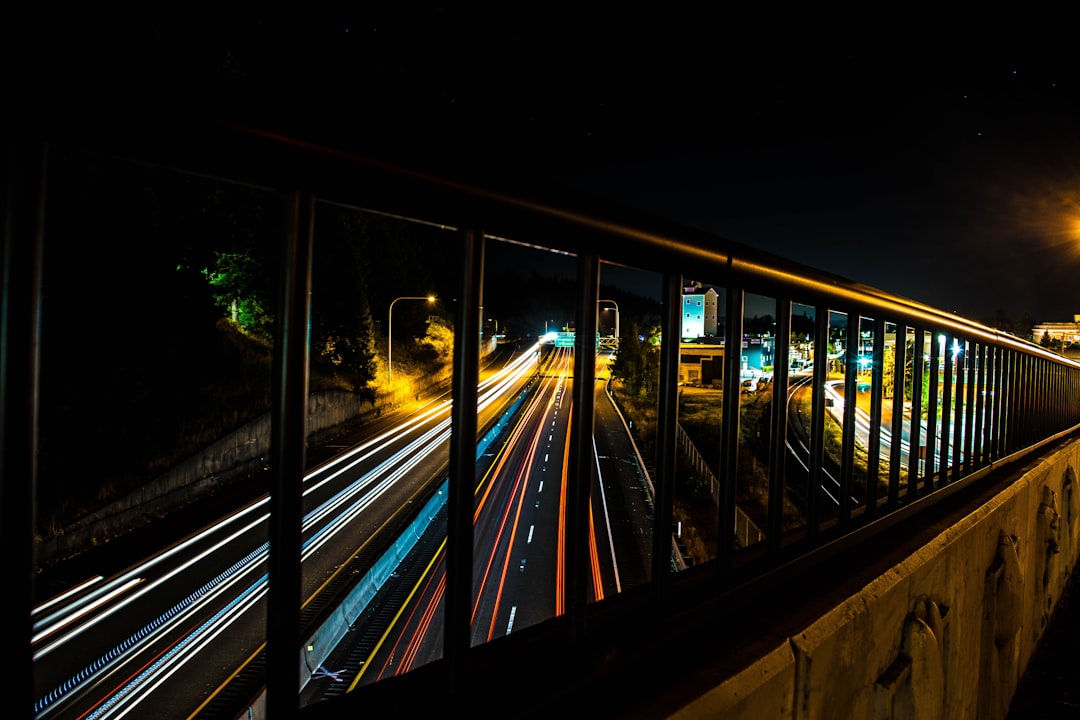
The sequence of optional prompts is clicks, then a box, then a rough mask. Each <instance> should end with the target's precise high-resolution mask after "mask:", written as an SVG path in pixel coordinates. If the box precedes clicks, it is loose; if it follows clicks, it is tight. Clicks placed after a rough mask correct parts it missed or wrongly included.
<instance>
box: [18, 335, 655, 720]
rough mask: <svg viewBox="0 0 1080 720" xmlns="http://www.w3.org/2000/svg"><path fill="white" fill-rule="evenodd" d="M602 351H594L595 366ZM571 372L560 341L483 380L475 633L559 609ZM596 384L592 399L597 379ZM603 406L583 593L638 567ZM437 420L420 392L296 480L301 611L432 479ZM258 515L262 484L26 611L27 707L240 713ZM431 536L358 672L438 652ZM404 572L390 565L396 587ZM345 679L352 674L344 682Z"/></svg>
mask: <svg viewBox="0 0 1080 720" xmlns="http://www.w3.org/2000/svg"><path fill="white" fill-rule="evenodd" d="M608 359H609V356H607V355H605V354H601V355H599V356H598V366H599V367H600V372H599V376H601V377H602V375H603V367H604V365H605V364H606V362H607V360H608ZM571 367H572V361H571V359H570V356H569V353H568V352H566V351H556V352H554V353H552V354H551V355H550V356H548V357H545V358H544V359H543V361H542V360H541V353H540V352H539V348H537V347H535V346H533V347H530V348H525V349H523V351H522V352H519V353H516V354H515V355H513V356H512V358H510V359H509V360H507V361H506V362H505V363H503V364H501V365H500V366H499V367H497V368H488V369H487V370H486V371H485V373H484V376H483V377H482V381H481V384H480V387H479V403H478V415H479V418H478V419H479V422H480V427H481V428H484V427H487V426H489V425H491V424H493V423H494V421H495V420H496V419H499V418H503V419H504V420H506V418H504V417H503V416H504V415H505V413H506V411H507V408H508V407H510V406H512V405H514V406H516V407H520V410H518V411H517V412H516V413H515V415H514V417H513V418H512V419H510V420H509V421H508V422H507V430H506V432H505V434H504V436H503V437H501V438H500V439H499V440H498V442H497V443H496V444H495V445H494V446H493V447H492V448H491V449H490V450H489V451H487V452H484V453H483V455H482V456H481V457H480V458H478V468H479V469H480V470H481V473H480V475H481V477H478V478H477V486H476V516H475V543H476V545H475V549H474V553H475V557H476V563H475V567H476V584H475V593H476V607H475V612H474V623H473V627H474V633H475V641H476V642H483V641H486V640H487V639H490V638H495V637H499V636H501V635H505V634H507V633H509V632H512V631H513V629H514V628H515V627H521V626H524V625H529V624H533V623H537V622H540V621H541V620H543V619H545V618H548V617H552V616H553V615H556V614H558V613H560V612H562V607H561V604H560V603H561V598H562V597H563V593H562V592H561V591H560V582H561V579H562V578H563V577H564V573H565V564H566V549H565V545H564V539H565V526H564V524H565V517H566V516H565V512H566V508H565V495H564V493H565V488H566V467H567V463H566V462H565V458H566V452H567V450H566V448H567V443H568V438H569V429H568V428H569V418H570V416H571V414H572V412H573V408H572V407H571V403H570V397H571V394H570V392H569V390H570V384H571V383H572V381H573V379H572V377H571V372H570V369H571ZM597 387H598V393H600V394H601V395H603V392H602V388H603V383H602V382H598V385H597ZM523 397H524V398H527V401H526V402H520V399H521V398H523ZM516 400H517V401H519V402H517V403H515V401H516ZM613 412H614V411H613V409H612V407H611V405H610V403H600V402H598V403H597V428H598V431H597V433H596V443H597V454H596V457H597V463H598V465H597V477H598V478H599V482H598V484H597V486H596V487H594V489H593V493H592V495H593V497H592V508H593V509H592V518H591V522H590V527H591V528H593V530H594V533H593V536H592V538H591V542H590V549H591V555H592V562H591V566H592V567H593V568H594V575H593V593H594V597H603V596H604V595H605V594H606V593H610V592H618V590H619V588H620V587H621V586H623V585H625V584H626V583H637V582H641V581H643V579H644V575H643V573H644V572H645V569H646V568H648V567H649V563H648V560H647V549H648V548H649V547H650V546H651V539H649V538H648V537H646V533H647V529H648V528H649V527H651V523H650V522H649V521H648V519H647V517H646V513H648V511H649V510H648V509H649V507H650V499H649V489H648V478H647V476H646V474H645V473H644V470H643V468H642V466H641V463H640V460H639V459H636V458H635V453H634V451H633V445H632V443H630V442H629V440H628V438H627V437H626V433H625V428H622V427H620V425H621V419H619V418H618V416H617V415H612V414H610V413H613ZM449 432H450V399H449V398H448V397H441V398H437V399H435V400H433V401H430V402H428V403H425V404H422V405H420V404H418V405H417V406H415V407H410V408H409V409H408V411H406V412H402V413H400V414H397V415H395V416H394V417H393V418H387V419H384V420H383V421H382V422H380V423H377V424H372V425H371V426H369V427H368V428H366V429H365V432H364V433H363V435H362V436H358V437H357V438H356V439H355V442H354V443H352V444H350V446H349V447H348V448H346V449H343V450H342V451H341V452H340V453H338V454H337V455H335V456H334V457H333V458H331V459H330V460H329V461H327V462H325V463H323V464H322V465H320V466H319V467H317V468H314V469H313V470H312V471H310V472H309V473H308V474H307V475H306V476H305V477H304V479H303V483H304V484H303V487H304V490H303V497H304V500H303V503H304V521H303V547H302V563H303V566H302V567H303V593H304V612H305V614H311V615H316V614H318V608H319V606H320V604H325V603H329V602H333V601H334V600H335V599H336V598H339V597H340V596H341V594H342V593H343V592H344V589H345V588H347V586H348V585H349V583H350V581H351V577H352V575H353V574H354V573H355V572H356V568H357V567H358V566H363V565H364V564H370V563H373V562H374V561H375V559H376V558H377V557H378V556H379V555H381V553H382V551H383V549H384V548H385V547H386V546H387V545H388V544H389V543H390V542H392V541H393V539H394V538H396V536H397V534H399V533H400V532H401V530H402V529H403V528H404V527H405V526H406V525H407V524H408V523H409V522H410V520H411V517H412V515H413V514H414V513H415V509H416V508H417V507H418V506H419V505H421V504H423V503H424V502H425V501H426V500H427V499H428V498H430V497H431V495H432V494H433V493H434V492H435V489H436V488H437V487H438V486H439V485H440V484H441V483H442V482H443V481H444V479H445V474H446V468H447V464H448V452H449V451H448V447H449V445H448V440H449ZM268 513H269V511H268V505H267V499H266V498H265V497H261V498H258V499H255V500H253V501H251V502H249V503H248V504H246V505H244V506H243V507H239V508H235V507H234V508H222V516H221V517H220V518H219V519H216V520H214V521H213V522H210V523H209V524H206V525H205V526H202V527H200V528H199V529H198V530H197V531H194V532H191V533H189V534H186V535H184V536H183V537H178V538H170V539H169V540H168V542H162V544H161V545H159V546H154V547H147V552H146V553H145V556H140V559H139V560H137V561H135V562H132V563H130V564H128V565H126V566H125V567H124V568H123V569H121V570H115V571H114V570H111V569H103V570H102V571H100V572H95V573H88V574H87V576H86V577H85V578H84V579H81V581H80V582H78V583H73V584H72V585H71V586H70V587H64V588H58V589H57V592H56V594H55V595H52V596H51V597H50V598H49V599H47V600H44V601H42V602H41V603H40V604H39V605H38V606H37V607H36V608H35V610H34V617H33V620H34V633H35V634H34V639H33V653H34V668H35V690H36V697H38V698H39V699H38V702H37V706H36V715H37V717H43V718H44V717H55V718H84V717H85V718H91V717H92V718H104V717H124V716H133V717H137V716H146V715H148V714H150V715H152V716H153V717H155V718H161V719H162V720H169V718H189V717H193V716H195V715H206V716H212V715H213V712H212V710H213V708H215V707H221V706H226V707H227V706H228V704H229V703H234V704H235V705H236V706H235V707H234V708H233V710H234V711H235V710H238V709H242V708H243V706H244V704H245V703H246V702H248V701H249V700H250V699H251V698H250V697H247V696H236V697H233V696H230V687H234V688H235V687H236V685H237V683H236V682H235V679H236V678H238V677H240V676H242V675H243V674H244V673H245V672H249V673H250V672H251V671H252V669H253V668H255V669H256V671H257V667H258V663H259V661H260V658H261V657H262V651H263V649H264V643H265V619H266V618H265V602H266V591H267V576H266V573H267V563H266V559H267V549H268V544H267V533H268V530H267V528H268V517H269V515H268ZM435 527H436V529H437V527H438V526H437V525H436V526H435ZM444 532H445V531H444ZM433 546H434V547H435V548H436V550H435V551H434V552H433V553H432V554H431V557H430V558H429V563H430V569H429V571H428V572H427V573H426V575H424V578H425V579H424V584H423V585H422V586H417V589H416V591H415V592H413V591H412V588H411V587H410V588H408V590H409V592H410V593H411V594H412V598H413V603H412V605H407V604H406V603H402V610H401V614H400V616H399V619H397V620H395V621H394V622H393V623H389V624H388V627H390V628H391V629H392V631H393V632H396V633H397V636H395V637H393V638H391V636H390V635H389V634H387V635H386V638H385V640H384V639H383V638H382V637H380V641H379V642H378V643H377V645H378V650H379V652H382V653H383V655H384V656H385V658H388V659H385V658H384V659H382V660H380V659H379V658H378V657H376V656H374V655H373V656H372V657H371V658H365V660H366V662H364V663H363V666H365V667H367V666H368V665H370V668H371V669H369V670H366V672H365V675H366V677H367V681H370V680H372V679H375V678H376V677H378V675H379V674H380V673H378V672H376V671H375V669H376V668H377V666H378V664H379V662H382V663H383V665H384V666H385V667H386V668H387V670H385V671H383V672H384V673H385V672H400V671H405V670H407V669H408V667H411V666H415V665H416V664H420V663H423V662H425V661H426V660H427V659H430V658H431V657H435V656H437V653H438V652H439V651H440V648H441V641H438V640H436V639H437V638H439V637H441V625H440V623H441V613H439V612H438V609H439V601H440V597H441V594H440V593H441V591H440V587H441V581H440V579H439V578H440V572H441V566H440V558H441V553H440V551H439V550H438V549H437V548H438V547H439V543H438V542H437V538H436V542H434V543H433ZM103 567H104V566H103ZM415 576H416V575H415V574H410V575H405V574H402V575H401V578H402V583H403V584H404V583H406V582H410V581H411V580H410V578H413V577H415ZM61 590H62V591H61ZM417 608H418V609H417ZM301 622H303V619H301ZM385 632H387V633H388V632H390V630H387V631H385ZM406 658H407V662H406V660H405V659H406ZM352 675H353V677H351V678H349V683H350V684H351V685H353V684H355V683H357V682H359V681H361V678H362V676H361V674H360V673H353V674H352ZM344 680H345V678H344V677H342V676H341V675H340V674H338V673H337V672H336V671H335V668H331V669H330V670H326V669H325V668H319V670H317V671H316V672H315V674H314V676H313V678H312V681H311V683H309V685H310V686H311V688H312V689H313V690H314V691H315V692H312V691H311V690H308V689H305V692H306V693H307V694H308V695H310V696H311V697H312V698H317V696H318V692H317V691H318V688H319V685H318V684H319V683H323V684H324V685H336V686H337V687H338V689H340V687H341V685H342V684H343V681H344Z"/></svg>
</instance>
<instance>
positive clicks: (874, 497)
mask: <svg viewBox="0 0 1080 720" xmlns="http://www.w3.org/2000/svg"><path fill="white" fill-rule="evenodd" d="M873 327H874V348H873V354H872V355H871V363H870V432H869V434H868V443H867V444H868V447H867V457H866V511H867V513H868V514H869V516H873V515H876V514H877V511H878V507H877V505H878V474H879V473H880V472H881V416H882V413H883V410H884V406H883V404H882V401H881V395H882V393H883V392H884V384H885V374H884V373H885V318H883V317H880V316H878V317H877V318H875V319H874V326H873Z"/></svg>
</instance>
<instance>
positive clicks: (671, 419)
mask: <svg viewBox="0 0 1080 720" xmlns="http://www.w3.org/2000/svg"><path fill="white" fill-rule="evenodd" d="M682 282H683V281H682V276H681V275H679V274H670V273H669V274H667V275H665V276H664V280H663V293H664V301H663V313H664V314H663V319H662V326H661V333H662V334H661V337H665V338H678V337H679V334H680V332H681V327H682V288H683V284H682ZM658 402H659V407H658V415H659V417H658V418H657V423H656V445H657V447H656V460H657V468H656V471H657V472H656V474H657V477H656V483H655V486H654V487H655V491H656V499H655V502H656V509H655V513H654V517H653V554H652V582H653V592H654V598H655V599H656V600H658V601H659V600H663V599H665V598H666V596H667V588H668V586H669V585H670V575H671V571H672V553H673V550H672V544H673V542H674V538H673V537H672V514H673V513H674V511H675V495H674V488H675V467H676V462H677V450H676V448H677V444H676V433H677V427H678V422H679V343H677V342H662V343H660V392H659V398H658Z"/></svg>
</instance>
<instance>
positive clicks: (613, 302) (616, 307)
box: [596, 300, 622, 338]
mask: <svg viewBox="0 0 1080 720" xmlns="http://www.w3.org/2000/svg"><path fill="white" fill-rule="evenodd" d="M596 302H597V303H611V304H612V305H614V306H615V337H617V338H618V337H622V336H621V335H620V334H619V303H617V302H615V301H614V300H597V301H596ZM606 309H607V308H605V310H606Z"/></svg>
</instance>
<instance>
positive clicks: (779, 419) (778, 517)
mask: <svg viewBox="0 0 1080 720" xmlns="http://www.w3.org/2000/svg"><path fill="white" fill-rule="evenodd" d="M773 342H774V343H775V347H774V348H773V378H772V408H771V410H772V416H771V417H770V421H771V426H772V437H771V438H770V443H769V510H768V513H769V514H768V529H766V531H765V547H766V551H767V552H768V554H769V556H770V557H774V558H775V557H777V556H778V555H779V554H780V550H781V547H782V542H781V541H782V540H783V536H784V497H785V493H784V482H785V480H786V479H787V476H786V472H785V470H786V462H787V454H788V448H787V425H788V415H787V407H788V406H787V391H788V362H789V359H788V343H790V342H791V300H789V299H787V298H780V299H778V300H777V301H776V335H775V337H774V340H773Z"/></svg>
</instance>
